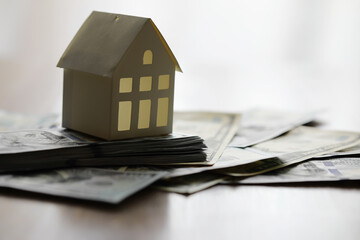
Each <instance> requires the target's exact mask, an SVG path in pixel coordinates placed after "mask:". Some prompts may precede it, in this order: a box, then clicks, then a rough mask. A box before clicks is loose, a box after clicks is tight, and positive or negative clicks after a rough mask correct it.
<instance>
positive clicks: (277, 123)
mask: <svg viewBox="0 0 360 240" xmlns="http://www.w3.org/2000/svg"><path fill="white" fill-rule="evenodd" d="M315 115H316V113H315V112H308V113H298V112H290V111H275V110H268V109H252V110H249V111H246V112H244V113H243V114H242V117H241V121H240V125H239V129H238V131H237V133H236V135H235V137H234V139H233V140H232V141H231V143H230V146H233V147H242V148H244V147H249V146H251V145H255V144H257V143H260V142H264V141H267V140H269V139H272V138H275V137H277V136H280V135H281V134H283V133H286V132H288V131H290V130H291V129H294V128H295V127H298V126H300V125H303V124H305V123H308V122H310V121H312V120H314V117H315Z"/></svg>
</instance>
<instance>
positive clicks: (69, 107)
mask: <svg viewBox="0 0 360 240" xmlns="http://www.w3.org/2000/svg"><path fill="white" fill-rule="evenodd" d="M110 107H111V78H105V77H101V76H97V75H94V74H89V73H83V72H79V71H74V70H69V69H64V92H63V127H65V128H69V129H72V130H76V131H80V132H84V133H87V134H90V135H93V136H97V137H100V138H104V139H108V138H109V135H108V133H109V123H110Z"/></svg>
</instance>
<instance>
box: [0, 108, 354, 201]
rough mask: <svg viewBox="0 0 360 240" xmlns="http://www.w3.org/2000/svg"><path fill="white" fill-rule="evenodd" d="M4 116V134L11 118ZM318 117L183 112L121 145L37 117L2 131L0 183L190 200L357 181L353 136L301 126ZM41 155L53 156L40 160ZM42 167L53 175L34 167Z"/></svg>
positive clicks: (106, 196)
mask: <svg viewBox="0 0 360 240" xmlns="http://www.w3.org/2000/svg"><path fill="white" fill-rule="evenodd" d="M2 115H3V116H6V119H7V121H6V123H5V124H4V122H2V121H1V116H0V128H1V129H5V130H6V129H7V125H6V124H8V123H9V122H10V123H11V122H12V121H11V119H12V117H13V115H12V114H10V113H5V112H2ZM315 117H316V113H291V112H283V111H273V110H264V109H253V110H250V111H247V112H244V113H242V114H230V113H203V112H182V113H175V115H174V134H172V135H169V136H166V137H161V138H146V139H145V138H144V139H133V140H122V141H119V142H98V141H95V140H93V139H89V138H88V137H86V136H82V135H80V134H78V133H73V132H70V131H65V130H63V129H58V127H57V126H58V124H55V123H51V121H47V120H46V118H44V117H43V119H42V120H41V121H35V120H32V121H31V124H32V125H31V127H32V128H41V130H39V129H33V130H26V131H25V130H21V131H20V130H19V131H14V129H16V124H13V123H11V128H9V129H10V130H11V131H8V132H0V171H2V172H3V173H2V174H0V186H2V187H10V188H15V189H20V190H26V191H33V192H38V193H43V194H50V195H56V196H65V197H72V198H78V199H86V200H93V201H101V202H108V203H119V202H121V201H122V200H124V199H125V198H127V197H129V196H130V195H132V194H133V193H135V192H138V191H140V190H141V189H143V188H145V187H148V186H152V187H153V188H156V189H160V190H164V191H168V192H175V193H181V194H192V193H195V192H198V191H201V190H204V189H207V188H209V187H212V186H214V185H217V184H270V183H285V182H286V183H290V182H314V181H338V180H357V179H360V134H359V133H355V132H343V131H333V130H325V129H322V128H318V127H310V126H303V125H304V124H307V123H309V122H312V121H313V120H314V119H315ZM23 118H24V121H22V120H19V119H21V117H19V115H16V119H17V120H16V122H17V123H19V125H20V126H21V128H24V126H25V128H26V124H24V122H26V121H27V120H26V119H27V117H26V116H23ZM52 119H54V118H53V116H52ZM28 122H29V121H28ZM36 123H41V126H36ZM44 123H45V124H44ZM34 125H35V126H34ZM51 127H52V128H51ZM19 128H20V127H19ZM49 134H50V135H49ZM50 136H51V137H50ZM197 136H199V137H197ZM1 139H5V140H6V141H4V140H1ZM29 139H32V140H31V141H30V140H29ZM40 140H41V141H40ZM25 143H26V144H25ZM39 143H41V144H40V145H39ZM6 144H7V145H6ZM204 144H205V145H206V146H207V148H204ZM9 146H10V147H9ZM39 149H41V150H39ZM38 150H39V151H38ZM64 150H66V151H64ZM36 151H38V152H39V153H40V154H36V155H35V156H34V152H36ZM46 151H48V152H51V151H56V152H58V153H59V154H55V155H56V156H55V155H54V156H47V157H44V152H46ZM204 151H205V152H204ZM60 153H61V154H60ZM45 155H46V154H45ZM10 156H11V157H10ZM9 157H10V158H9ZM8 159H11V160H8ZM61 159H62V160H61ZM49 163H51V164H49ZM46 165H48V166H49V165H51V168H52V169H50V170H39V169H42V168H47V167H46ZM74 166H76V167H74ZM65 167H66V168H65ZM35 169H36V171H34V170H35ZM9 170H12V172H10V173H9V172H6V171H9ZM14 170H33V171H29V172H25V173H24V172H14Z"/></svg>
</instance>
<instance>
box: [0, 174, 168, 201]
mask: <svg viewBox="0 0 360 240" xmlns="http://www.w3.org/2000/svg"><path fill="white" fill-rule="evenodd" d="M164 174H166V172H163V171H146V172H144V171H115V170H108V169H100V168H72V169H61V170H54V171H43V172H37V173H28V174H6V175H0V186H1V187H8V188H14V189H19V190H25V191H30V192H37V193H43V194H48V195H54V196H62V197H70V198H77V199H85V200H93V201H100V202H107V203H113V204H116V203H119V202H121V201H123V200H124V199H126V198H127V197H129V196H131V195H133V194H134V193H136V192H138V191H140V190H141V189H143V188H145V187H147V186H149V185H150V184H152V183H154V182H155V181H157V180H158V179H160V178H161V177H163V176H164Z"/></svg>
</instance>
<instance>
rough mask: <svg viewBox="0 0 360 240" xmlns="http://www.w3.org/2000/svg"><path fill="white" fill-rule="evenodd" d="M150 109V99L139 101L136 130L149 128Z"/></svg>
mask: <svg viewBox="0 0 360 240" xmlns="http://www.w3.org/2000/svg"><path fill="white" fill-rule="evenodd" d="M150 109H151V100H150V99H146V100H140V102H139V119H138V129H143V128H149V126H150Z"/></svg>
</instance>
